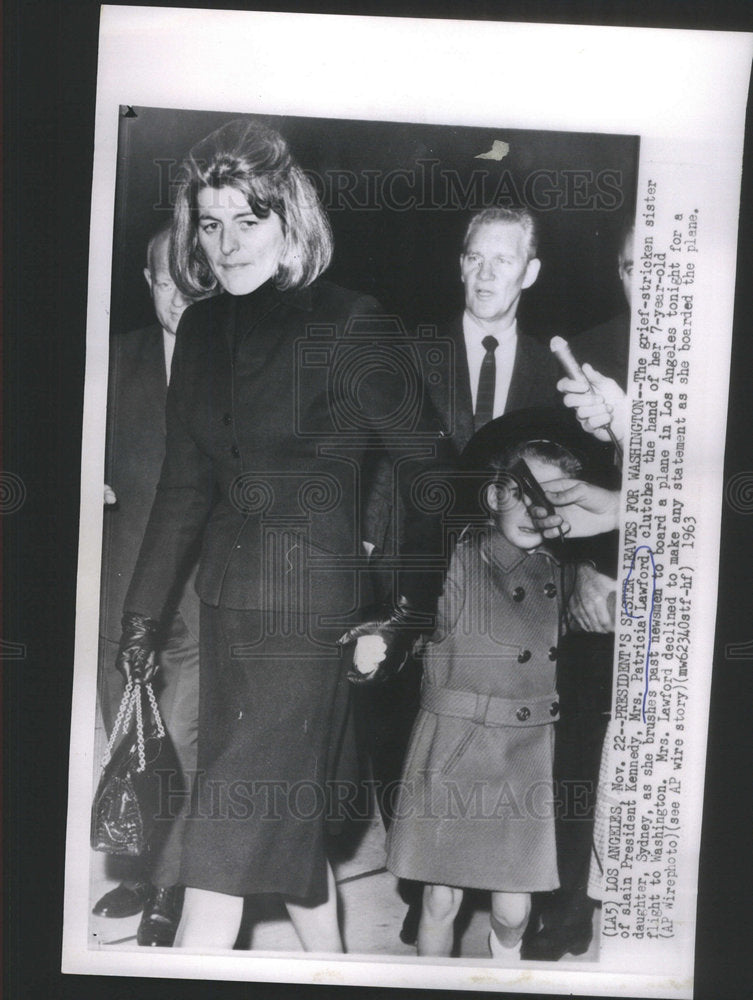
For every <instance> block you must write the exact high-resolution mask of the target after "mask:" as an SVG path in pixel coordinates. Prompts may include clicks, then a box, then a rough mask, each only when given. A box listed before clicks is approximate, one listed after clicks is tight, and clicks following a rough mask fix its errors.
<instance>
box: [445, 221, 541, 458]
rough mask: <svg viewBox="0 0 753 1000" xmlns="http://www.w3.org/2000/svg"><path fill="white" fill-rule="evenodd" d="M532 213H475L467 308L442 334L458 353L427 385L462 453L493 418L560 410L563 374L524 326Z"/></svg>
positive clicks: (463, 260)
mask: <svg viewBox="0 0 753 1000" xmlns="http://www.w3.org/2000/svg"><path fill="white" fill-rule="evenodd" d="M536 254H537V234H536V222H535V219H534V216H533V215H532V214H531V212H529V211H528V210H527V209H512V208H486V209H483V210H482V211H481V212H478V213H477V214H476V215H474V216H473V217H472V218H471V220H470V222H469V224H468V228H467V230H466V234H465V240H464V241H463V250H462V253H461V254H460V280H461V281H462V282H463V286H464V291H465V309H464V311H463V312H462V314H460V315H458V316H456V317H454V318H453V319H452V320H451V321H450V323H449V324H448V325H447V326H446V327H445V328H443V329H441V330H440V333H441V334H443V335H444V336H445V337H447V338H448V340H449V341H450V342H451V343H452V345H453V348H454V362H455V364H454V372H453V377H452V381H450V372H449V371H448V372H447V378H446V379H443V380H442V381H439V382H437V384H431V383H430V384H429V387H428V389H429V393H430V395H431V397H432V400H433V402H434V405H435V407H436V410H437V413H438V414H439V416H440V417H441V419H442V420H443V421H444V423H445V431H446V433H448V434H449V435H451V437H452V443H453V447H454V450H455V451H456V453H457V454H459V453H460V452H461V451H462V450H463V448H464V447H465V446H466V444H467V443H468V441H469V440H470V438H471V435H472V434H473V433H474V431H476V430H478V429H479V427H483V425H484V424H485V423H488V422H489V421H490V420H492V419H493V418H494V417H499V416H501V415H502V414H503V413H512V412H513V411H515V410H524V409H528V408H529V407H534V406H548V405H551V406H555V405H557V404H558V403H559V398H558V394H557V390H556V383H557V378H558V376H559V372H558V368H557V365H556V362H555V360H554V358H553V356H552V353H551V351H550V350H549V348H548V346H545V345H544V344H542V343H540V342H539V341H538V340H535V339H534V338H533V337H532V336H530V335H529V334H527V333H525V332H524V331H522V330H521V329H520V328H519V323H518V320H517V313H518V306H519V304H520V298H521V295H522V293H523V292H524V291H525V289H527V288H530V287H531V286H532V285H533V283H534V282H535V281H536V278H537V277H538V274H539V270H540V268H541V261H540V260H539V259H538V257H537V256H536Z"/></svg>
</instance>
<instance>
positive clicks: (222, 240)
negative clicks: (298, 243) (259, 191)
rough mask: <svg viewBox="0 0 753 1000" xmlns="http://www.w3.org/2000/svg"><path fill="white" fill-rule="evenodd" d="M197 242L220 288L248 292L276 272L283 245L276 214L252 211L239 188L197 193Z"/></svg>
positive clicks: (202, 190) (238, 293)
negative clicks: (263, 216)
mask: <svg viewBox="0 0 753 1000" xmlns="http://www.w3.org/2000/svg"><path fill="white" fill-rule="evenodd" d="M196 200H197V204H198V209H199V245H200V246H201V249H202V250H203V251H204V253H205V255H206V258H207V260H208V262H209V266H210V267H211V269H212V272H213V273H214V276H215V277H216V278H217V280H218V281H219V283H220V285H221V286H222V288H223V289H224V290H225V291H226V292H229V293H230V295H248V293H249V292H253V291H255V290H256V289H257V288H258V287H259V286H260V285H263V284H264V282H265V281H267V280H268V279H269V278H271V277H273V276H274V275H275V274H276V273H277V268H278V266H279V263H280V258H281V257H282V253H283V250H284V249H285V234H284V232H283V229H282V222H281V221H280V217H279V215H275V213H274V212H270V213H269V215H268V216H267V217H266V219H262V218H259V217H258V216H257V215H254V213H253V212H252V210H251V208H250V207H249V204H248V202H247V201H246V196H245V195H244V194H243V192H242V191H239V190H238V188H235V187H231V186H228V185H226V186H224V187H220V188H211V187H205V188H202V189H201V191H199V194H198V197H197V199H196Z"/></svg>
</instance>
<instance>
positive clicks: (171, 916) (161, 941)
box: [136, 885, 185, 948]
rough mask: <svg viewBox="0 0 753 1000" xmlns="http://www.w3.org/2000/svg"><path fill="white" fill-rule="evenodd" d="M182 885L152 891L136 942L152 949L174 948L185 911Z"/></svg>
mask: <svg viewBox="0 0 753 1000" xmlns="http://www.w3.org/2000/svg"><path fill="white" fill-rule="evenodd" d="M184 891H185V890H184V889H183V886H182V885H173V886H169V887H167V888H166V887H164V886H157V887H155V888H153V889H152V892H151V894H150V896H149V900H148V902H147V904H146V906H145V907H144V915H143V916H142V918H141V923H140V924H139V929H138V930H137V931H136V940H137V941H138V943H139V944H140V945H145V946H146V947H151V948H172V946H173V942H174V941H175V932H176V931H177V930H178V923H179V921H180V915H181V912H182V911H183V894H184Z"/></svg>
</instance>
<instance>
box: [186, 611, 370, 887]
mask: <svg viewBox="0 0 753 1000" xmlns="http://www.w3.org/2000/svg"><path fill="white" fill-rule="evenodd" d="M340 632H341V630H338V629H331V628H330V629H322V628H321V627H318V626H317V625H316V624H315V619H314V617H313V616H303V615H295V616H291V615H280V614H275V613H268V612H258V611H237V610H232V609H227V608H212V607H209V606H207V605H202V618H201V679H200V706H199V758H198V772H197V776H196V783H195V787H194V795H193V800H192V804H191V810H190V813H189V816H188V818H187V821H186V833H185V839H184V846H183V859H182V866H181V882H182V884H184V885H186V886H192V887H194V888H199V889H208V890H213V891H215V892H222V893H228V894H230V895H234V896H245V895H250V894H253V893H279V894H282V895H284V896H286V897H290V898H291V899H296V900H302V901H306V902H309V903H316V902H320V901H323V900H324V899H325V898H326V894H327V889H326V863H325V862H326V856H325V831H326V826H327V821H328V819H330V818H333V816H334V813H333V810H334V809H335V808H336V806H337V799H338V795H339V796H340V797H342V789H343V786H347V785H348V783H352V784H353V785H354V786H355V782H356V780H357V775H356V772H355V752H354V748H353V746H352V743H353V737H352V729H351V728H350V727H349V726H348V725H347V723H348V711H349V685H348V682H347V679H346V676H345V673H346V671H345V667H344V666H343V664H342V663H341V658H340V655H339V650H338V648H337V647H336V646H335V645H334V643H335V641H336V639H337V637H338V635H339V634H340ZM338 789H339V791H338ZM346 790H347V787H346Z"/></svg>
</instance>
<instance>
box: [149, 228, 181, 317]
mask: <svg viewBox="0 0 753 1000" xmlns="http://www.w3.org/2000/svg"><path fill="white" fill-rule="evenodd" d="M167 249H168V237H167V236H162V237H160V238H159V239H157V240H156V241H155V243H154V246H153V247H152V260H151V269H150V268H149V267H145V268H144V277H145V278H146V281H147V284H148V285H149V291H150V292H151V295H152V302H153V303H154V311H155V313H156V314H157V319H158V321H159V324H160V326H161V327H162V329H163V330H167V332H168V333H175V331H176V330H177V329H178V323H179V322H180V317H181V316H182V315H183V313H184V311H185V309H186V306H188V305H190V299H187V298H186V297H185V295H183V294H182V293H181V292H180V291H179V289H178V287H177V286H176V284H175V282H174V281H173V279H172V278H171V277H170V268H169V265H168V260H167Z"/></svg>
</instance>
